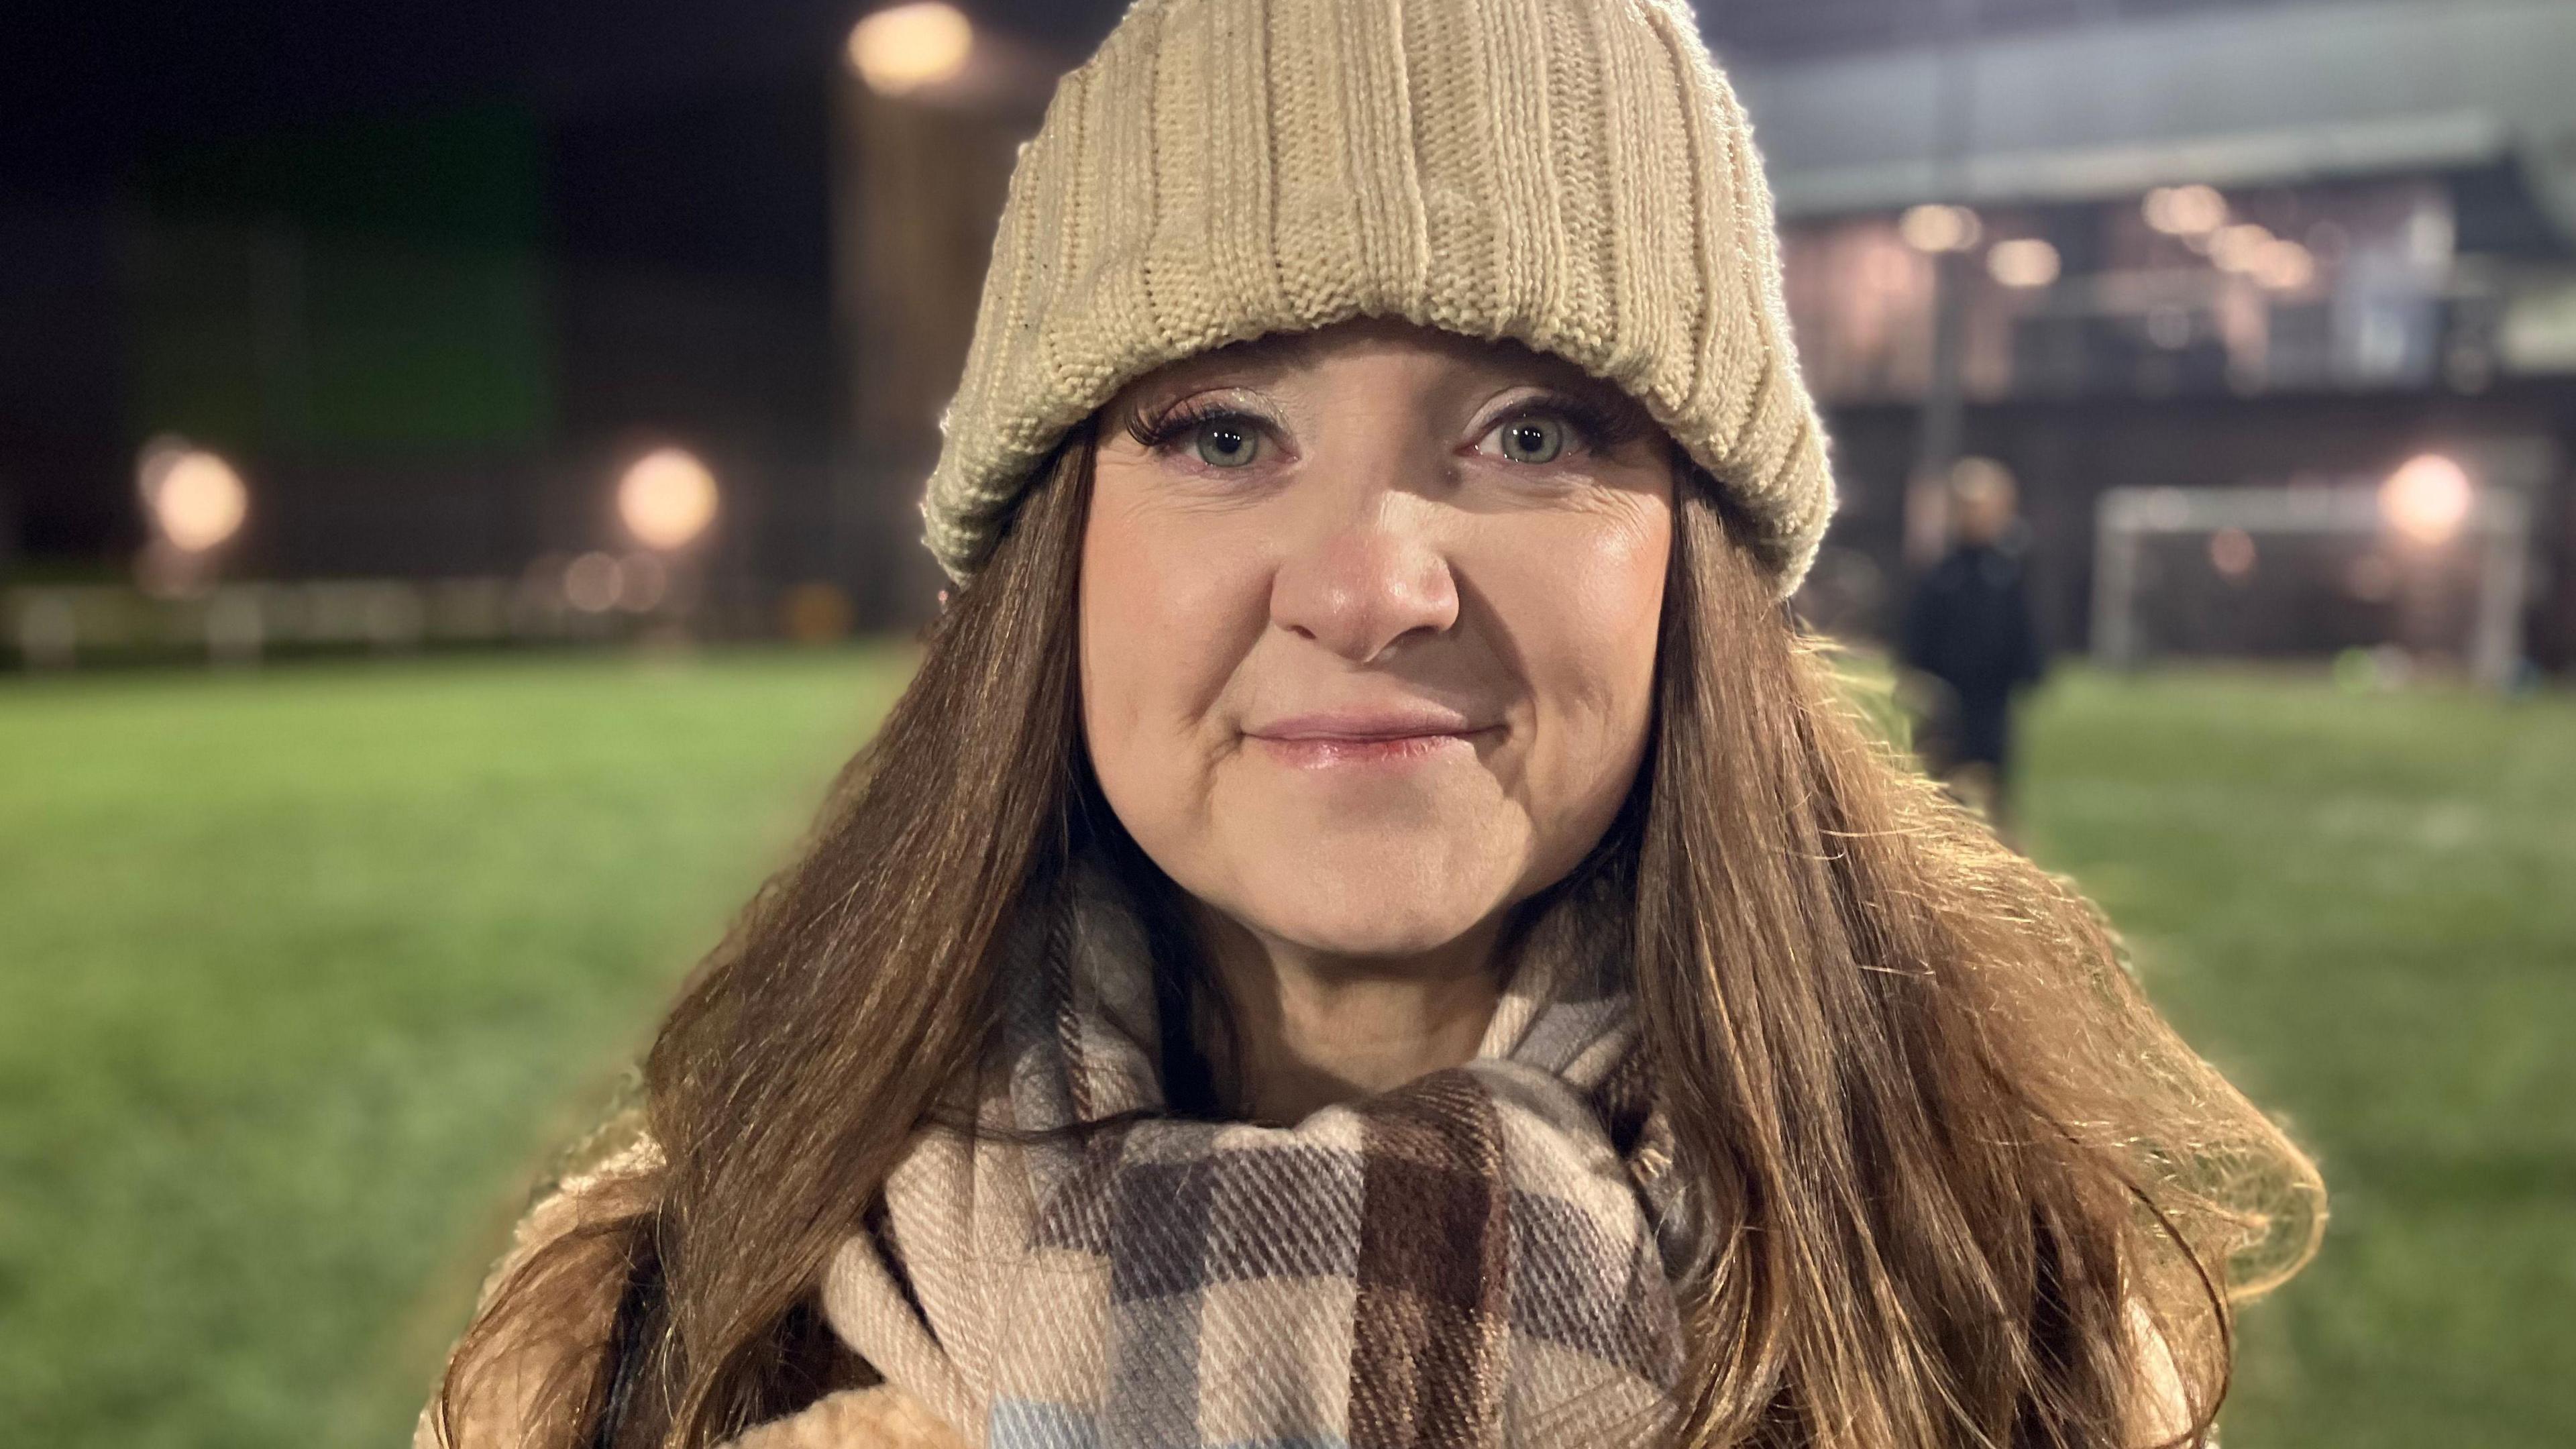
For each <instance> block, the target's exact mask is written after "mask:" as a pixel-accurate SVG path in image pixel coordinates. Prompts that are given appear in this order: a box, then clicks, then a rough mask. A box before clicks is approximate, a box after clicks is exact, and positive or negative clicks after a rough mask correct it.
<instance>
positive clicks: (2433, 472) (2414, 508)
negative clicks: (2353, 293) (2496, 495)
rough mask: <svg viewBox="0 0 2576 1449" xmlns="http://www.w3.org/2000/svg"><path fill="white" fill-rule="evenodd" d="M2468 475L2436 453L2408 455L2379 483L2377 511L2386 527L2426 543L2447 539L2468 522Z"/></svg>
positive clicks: (2469, 495) (2418, 541)
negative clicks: (2378, 509) (2403, 461)
mask: <svg viewBox="0 0 2576 1449" xmlns="http://www.w3.org/2000/svg"><path fill="white" fill-rule="evenodd" d="M2471 497H2472V490H2471V489H2470V487H2469V475H2468V472H2467V470H2466V469H2463V468H2462V467H2461V466H2460V465H2459V464H2458V463H2456V462H2453V461H2452V460H2451V459H2449V458H2445V457H2443V456H2442V455H2441V454H2439V453H2425V454H2422V455H2421V456H2418V457H2414V458H2409V459H2407V460H2406V462H2405V464H2404V465H2403V466H2401V467H2400V468H2398V470H2397V471H2396V472H2394V473H2391V474H2389V475H2388V481H2387V482H2386V483H2384V484H2382V485H2381V486H2380V490H2379V506H2380V511H2381V512H2382V513H2384V514H2385V515H2386V516H2387V518H2388V526H2389V527H2391V528H2393V529H2395V530H2396V531H2397V532H2398V533H2400V534H2402V535H2403V536H2405V537H2407V538H2410V539H2413V540H2414V541H2415V542H2417V543H2420V544H2424V545H2427V546H2431V545H2436V544H2441V543H2445V542H2448V541H2449V540H2450V539H2451V537H2452V536H2453V535H2455V534H2457V533H2458V532H2459V531H2460V525H2461V524H2463V523H2465V522H2467V521H2468V517H2469V504H2470V501H2471Z"/></svg>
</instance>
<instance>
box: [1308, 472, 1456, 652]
mask: <svg viewBox="0 0 2576 1449" xmlns="http://www.w3.org/2000/svg"><path fill="white" fill-rule="evenodd" d="M1438 508H1439V505H1438V504H1436V503H1434V502H1432V501H1431V500H1428V499H1425V498H1423V497H1422V496H1421V495H1419V494H1417V493H1413V492H1409V491H1402V490H1388V489H1379V490H1374V491H1372V493H1371V494H1370V496H1369V497H1368V498H1367V499H1366V500H1365V501H1364V502H1363V503H1361V504H1360V505H1359V506H1358V507H1357V508H1356V509H1353V510H1350V511H1348V512H1346V513H1345V514H1344V515H1343V516H1342V517H1341V518H1339V519H1337V520H1332V521H1329V522H1327V523H1324V524H1323V525H1322V526H1320V527H1318V529H1317V530H1316V532H1315V534H1314V536H1313V537H1312V538H1311V540H1308V541H1304V542H1299V543H1295V544H1292V545H1291V547H1290V549H1289V551H1288V552H1287V553H1286V554H1285V555H1284V556H1283V557H1282V558H1281V560H1280V564H1279V571H1278V573H1277V574H1276V575H1275V576H1274V578H1273V580H1272V584H1271V603H1270V613H1271V618H1272V620H1273V621H1274V622H1276V623H1278V624H1279V625H1281V626H1282V627H1284V628H1289V629H1293V630H1295V631H1296V632H1298V633H1300V634H1304V635H1306V636H1307V637H1309V638H1311V639H1313V640H1315V641H1316V642H1317V643H1319V644H1322V645H1323V646H1324V647H1325V648H1327V649H1330V650H1332V651H1333V652H1334V653H1336V654H1339V655H1342V656H1343V657H1345V658H1347V659H1349V660H1351V661H1352V662H1353V663H1359V664H1365V663H1368V662H1369V661H1370V660H1373V659H1375V658H1377V656H1378V655H1379V654H1381V653H1383V652H1384V651H1385V650H1386V649H1387V647H1388V646H1390V645H1392V644H1394V643H1395V642H1396V641H1397V640H1399V639H1402V638H1404V637H1405V636H1406V635H1408V634H1411V633H1413V632H1415V631H1416V630H1429V631H1430V632H1432V633H1434V634H1437V633H1441V632H1443V631H1445V630H1447V629H1448V628H1449V627H1450V626H1451V625H1452V624H1454V623H1456V622H1457V619H1458V585H1457V580H1456V578H1455V577H1454V576H1453V575H1452V574H1451V571H1450V564H1449V559H1448V555H1447V551H1446V549H1445V548H1444V547H1443V546H1442V544H1441V540H1440V539H1439V537H1438V535H1437V530H1436V529H1435V528H1434V527H1433V526H1432V524H1433V517H1432V515H1434V514H1435V513H1436V511H1437V510H1438Z"/></svg>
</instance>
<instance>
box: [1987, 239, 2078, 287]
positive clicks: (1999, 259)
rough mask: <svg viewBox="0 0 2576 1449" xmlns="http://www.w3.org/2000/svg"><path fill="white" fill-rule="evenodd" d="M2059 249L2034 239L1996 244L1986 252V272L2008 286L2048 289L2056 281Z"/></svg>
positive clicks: (2013, 240)
mask: <svg viewBox="0 0 2576 1449" xmlns="http://www.w3.org/2000/svg"><path fill="white" fill-rule="evenodd" d="M2059 267H2060V262H2059V260H2058V256H2057V248H2055V247H2053V246H2050V245H2049V244H2048V243H2047V242H2044V241H2041V240H2040V239H2039V238H2037V237H2035V236H2025V237H2014V238H2013V239H2012V240H2010V241H1999V242H1997V243H1995V245H1994V249H1993V250H1992V251H1989V252H1987V253H1986V271H1987V273H1988V274H1989V275H1991V276H1993V278H1994V279H1995V280H1996V281H1998V282H2001V283H2002V284H2004V285H2005V286H2007V287H2045V286H2047V285H2048V284H2049V283H2051V282H2054V281H2056V280H2057V273H2058V269H2059Z"/></svg>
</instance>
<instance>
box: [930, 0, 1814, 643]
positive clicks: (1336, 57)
mask: <svg viewBox="0 0 2576 1449" xmlns="http://www.w3.org/2000/svg"><path fill="white" fill-rule="evenodd" d="M1364 315H1373V316H1395V317H1402V318H1404V319H1406V320H1408V321H1411V322H1413V323H1415V324H1417V325H1424V326H1433V327H1439V328H1443V329H1446V330H1448V331H1451V332H1457V333H1462V334H1464V335H1466V336H1470V337H1478V338H1498V337H1511V338H1515V339H1518V340H1519V341H1521V342H1523V343H1525V344H1527V345H1528V346H1530V347H1532V348H1535V349H1538V350H1541V351H1545V352H1549V353H1553V354H1556V355H1558V356H1561V357H1563V358H1565V359H1567V360H1568V361H1570V362H1573V363H1575V364H1576V365H1578V366H1580V367H1582V368H1583V369H1584V370H1585V371H1587V372H1589V373H1591V374H1593V375H1595V376H1598V377H1601V378H1603V379H1605V380H1607V381H1609V382H1612V383H1615V384H1617V385H1619V386H1620V387H1622V388H1625V389H1626V390H1627V391H1628V392H1630V393H1631V394H1633V395H1634V396H1635V397H1636V398H1637V399H1638V401H1639V402H1640V403H1642V404H1643V405H1644V406H1645V408H1646V410H1647V411H1648V412H1649V413H1650V414H1652V415H1653V417H1654V418H1655V420H1656V421H1657V422H1659V423H1661V424H1662V425H1663V426H1664V428H1665V429H1666V430H1667V431H1668V432H1670V433H1671V434H1672V435H1673V437H1674V438H1676V439H1677V440H1679V441H1680V443H1681V444H1682V446H1683V447H1684V448H1685V449H1687V450H1688V451H1689V453H1690V455H1691V457H1692V458H1694V459H1695V460H1697V462H1698V463H1699V464H1700V466H1701V467H1703V468H1705V469H1707V470H1708V472H1709V474H1710V475H1711V476H1712V477H1713V478H1715V479H1716V480H1717V482H1718V484H1719V486H1720V487H1721V488H1723V489H1724V490H1725V491H1726V492H1727V493H1728V494H1729V495H1730V496H1731V497H1732V498H1733V499H1734V500H1735V501H1736V502H1737V503H1738V504H1740V505H1741V506H1742V507H1743V509H1744V510H1745V511H1746V512H1747V513H1748V514H1749V515H1750V516H1751V517H1752V519H1753V520H1754V527H1755V536H1754V537H1753V538H1752V539H1751V540H1750V542H1751V543H1752V544H1753V546H1754V549H1755V552H1756V553H1757V555H1758V556H1759V557H1760V558H1761V559H1762V560H1763V562H1764V563H1765V564H1766V565H1768V566H1769V567H1770V568H1771V569H1772V570H1773V571H1774V572H1775V574H1776V575H1777V578H1778V583H1779V592H1780V593H1781V594H1782V595H1784V596H1785V595H1786V594H1788V593H1789V592H1790V591H1792V590H1794V589H1795V588H1796V587H1797V585H1798V581H1799V580H1800V579H1801V578H1802V577H1804V576H1805V574H1806V571H1807V565H1808V564H1809V563H1810V562H1811V561H1812V560H1813V559H1814V557H1815V553H1816V545H1817V542H1818V540H1819V539H1820V538H1821V537H1822V535H1823V533H1824V530H1825V523H1826V520H1827V519H1828V518H1829V517H1830V516H1831V515H1832V513H1833V507H1834V502H1833V479H1832V475H1831V474H1830V473H1829V472H1828V471H1827V468H1826V461H1825V436H1824V431H1823V428H1822V426H1821V425H1820V424H1819V422H1818V420H1817V418H1816V412H1815V405H1814V404H1813V403H1812V402H1810V401H1809V400H1808V397H1807V391H1806V387H1805V385H1804V384H1803V383H1802V382H1801V381H1800V380H1799V377H1798V367H1797V357H1796V352H1795V348H1794V346H1793V344H1792V342H1791V339H1790V336H1789V325H1788V319H1787V316H1786V314H1785V313H1784V311H1783V309H1782V305H1781V299H1780V264H1779V255H1778V247H1777V242H1776V239H1775V238H1774V235H1773V231H1772V219H1771V196H1770V189H1769V187H1768V185H1767V184H1766V183H1765V182H1764V180H1763V177H1762V170H1761V162H1760V160H1759V158H1758V157H1757V156H1756V155H1755V154H1754V149H1753V140H1752V135H1751V132H1750V129H1749V127H1748V126H1747V125H1746V123H1745V119H1744V112H1743V110H1742V109H1741V108H1740V107H1739V106H1738V105H1737V104H1736V100H1735V95H1734V92H1733V90H1732V89H1731V88H1730V87H1729V86H1728V85H1727V83H1726V80H1725V78H1724V77H1723V76H1721V75H1720V74H1719V73H1718V71H1717V68H1716V65H1715V63H1714V62H1712V61H1711V60H1710V58H1709V53H1708V49H1707V47H1706V45H1705V44H1704V43H1702V41H1701V40H1700V37H1699V30H1698V26H1697V23H1696V22H1695V21H1694V20H1693V18H1692V16H1691V13H1690V10H1689V7H1688V6H1687V4H1685V3H1684V0H1137V3H1135V4H1134V5H1133V6H1131V7H1130V8H1129V10H1128V11H1127V13H1126V15H1125V17H1124V18H1122V19H1121V20H1120V21H1119V23H1118V28H1117V29H1116V30H1115V31H1114V32H1112V33H1111V35H1110V36H1109V38H1108V39H1107V40H1105V41H1103V42H1102V43H1101V46H1100V49H1099V50H1098V51H1097V52H1096V53H1095V54H1094V55H1093V56H1092V58H1091V59H1090V60H1089V61H1087V62H1085V63H1084V64H1083V65H1082V66H1081V67H1080V68H1079V69H1076V70H1074V71H1072V72H1070V73H1068V74H1067V75H1066V76H1065V77H1064V78H1063V79H1062V80H1061V81H1059V82H1058V83H1057V86H1056V90H1055V95H1054V98H1053V99H1052V100H1051V101H1050V102H1049V104H1048V107H1047V113H1046V120H1045V122H1044V124H1043V125H1042V126H1041V127H1040V128H1039V130H1038V134H1037V135H1036V137H1035V138H1033V139H1032V140H1030V141H1029V142H1027V143H1026V144H1024V145H1023V146H1022V147H1021V148H1020V154H1019V162H1018V164H1017V166H1016V167H1014V169H1013V170H1012V173H1011V183H1010V194H1009V199H1008V201H1007V202H1006V203H1005V205H1004V207H1003V211H1002V220H1001V226H1000V230H999V232H998V234H997V236H996V237H995V240H994V244H993V258H992V265H991V269H990V270H989V271H988V272H987V273H986V274H985V278H984V290H983V299H982V303H981V307H980V310H979V312H978V313H977V316H976V319H975V335H974V339H973V341H972V342H971V343H970V344H969V346H968V350H967V356H966V371H965V376H964V378H963V380H962V382H961V384H960V386H959V388H958V391H957V395H956V397H955V398H954V399H953V400H952V401H951V402H950V404H949V406H948V408H947V411H946V412H945V413H944V414H943V415H942V417H941V419H940V431H941V433H942V435H943V441H942V444H941V449H940V455H939V462H938V466H937V467H936V468H935V469H934V470H933V471H932V473H931V477H930V485H929V489H928V492H927V494H926V495H925V496H924V498H923V501H922V505H921V511H922V516H923V518H924V519H925V520H926V521H927V523H928V528H927V530H926V531H925V532H924V534H923V536H922V542H924V543H925V544H928V545H929V547H930V550H931V552H932V553H933V554H935V555H937V556H938V559H939V562H940V565H941V567H943V568H944V569H945V570H947V573H948V576H949V577H950V578H951V579H952V580H954V581H955V582H957V583H959V584H963V583H965V582H966V581H967V579H968V578H970V577H971V576H972V575H973V573H974V572H975V570H976V569H977V568H979V567H981V565H982V564H983V561H984V559H985V557H986V556H987V555H988V553H989V552H990V550H991V548H992V545H993V542H994V541H995V540H996V539H997V538H998V537H999V536H1000V534H1001V532H1002V530H1003V529H1004V527H1005V526H1006V525H1007V523H1008V519H1009V516H1010V512H1011V509H1012V507H1013V506H1014V505H1015V504H1016V503H1017V502H1018V500H1019V496H1020V494H1021V492H1022V490H1023V489H1024V488H1025V487H1026V486H1027V484H1028V483H1029V481H1030V474H1031V472H1032V470H1033V469H1034V467H1035V465H1036V464H1037V463H1038V462H1039V460H1041V459H1042V458H1044V457H1045V456H1046V454H1047V453H1048V452H1049V451H1050V450H1051V449H1052V448H1053V447H1054V446H1055V444H1056V443H1057V442H1058V441H1060V440H1061V439H1062V437H1063V435H1064V433H1065V432H1066V430H1068V429H1069V428H1071V427H1073V426H1074V425H1075V424H1076V423H1079V422H1080V421H1082V419H1084V418H1085V417H1087V416H1089V415H1090V414H1091V413H1092V412H1093V410H1095V409H1097V408H1098V407H1099V406H1100V405H1101V404H1103V403H1105V402H1107V401H1108V400H1109V399H1110V398H1111V397H1113V396H1114V395H1116V393H1117V392H1118V390H1119V389H1120V388H1122V387H1124V386H1126V384H1127V383H1129V382H1131V381H1133V380H1134V379H1136V378H1137V377H1139V376H1142V375H1143V374H1145V373H1147V372H1150V371H1152V370H1153V369H1154V368H1156V367H1158V366H1161V365H1162V364H1163V363H1166V362H1169V361H1173V360H1175V359H1178V358H1181V357H1186V356H1189V355H1191V354H1193V353H1197V352H1202V351H1206V350H1207V349H1209V348H1213V347H1217V346H1220V345H1222V344H1224V343H1227V342H1232V341H1237V340H1241V339H1245V338H1251V337H1257V336H1261V335H1263V334H1265V333H1271V332H1296V331H1304V330H1307V329H1311V328H1315V327H1321V326H1324V325H1326V324H1329V323H1333V322H1338V321H1342V320H1345V319H1348V318H1352V317H1358V316H1364Z"/></svg>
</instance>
